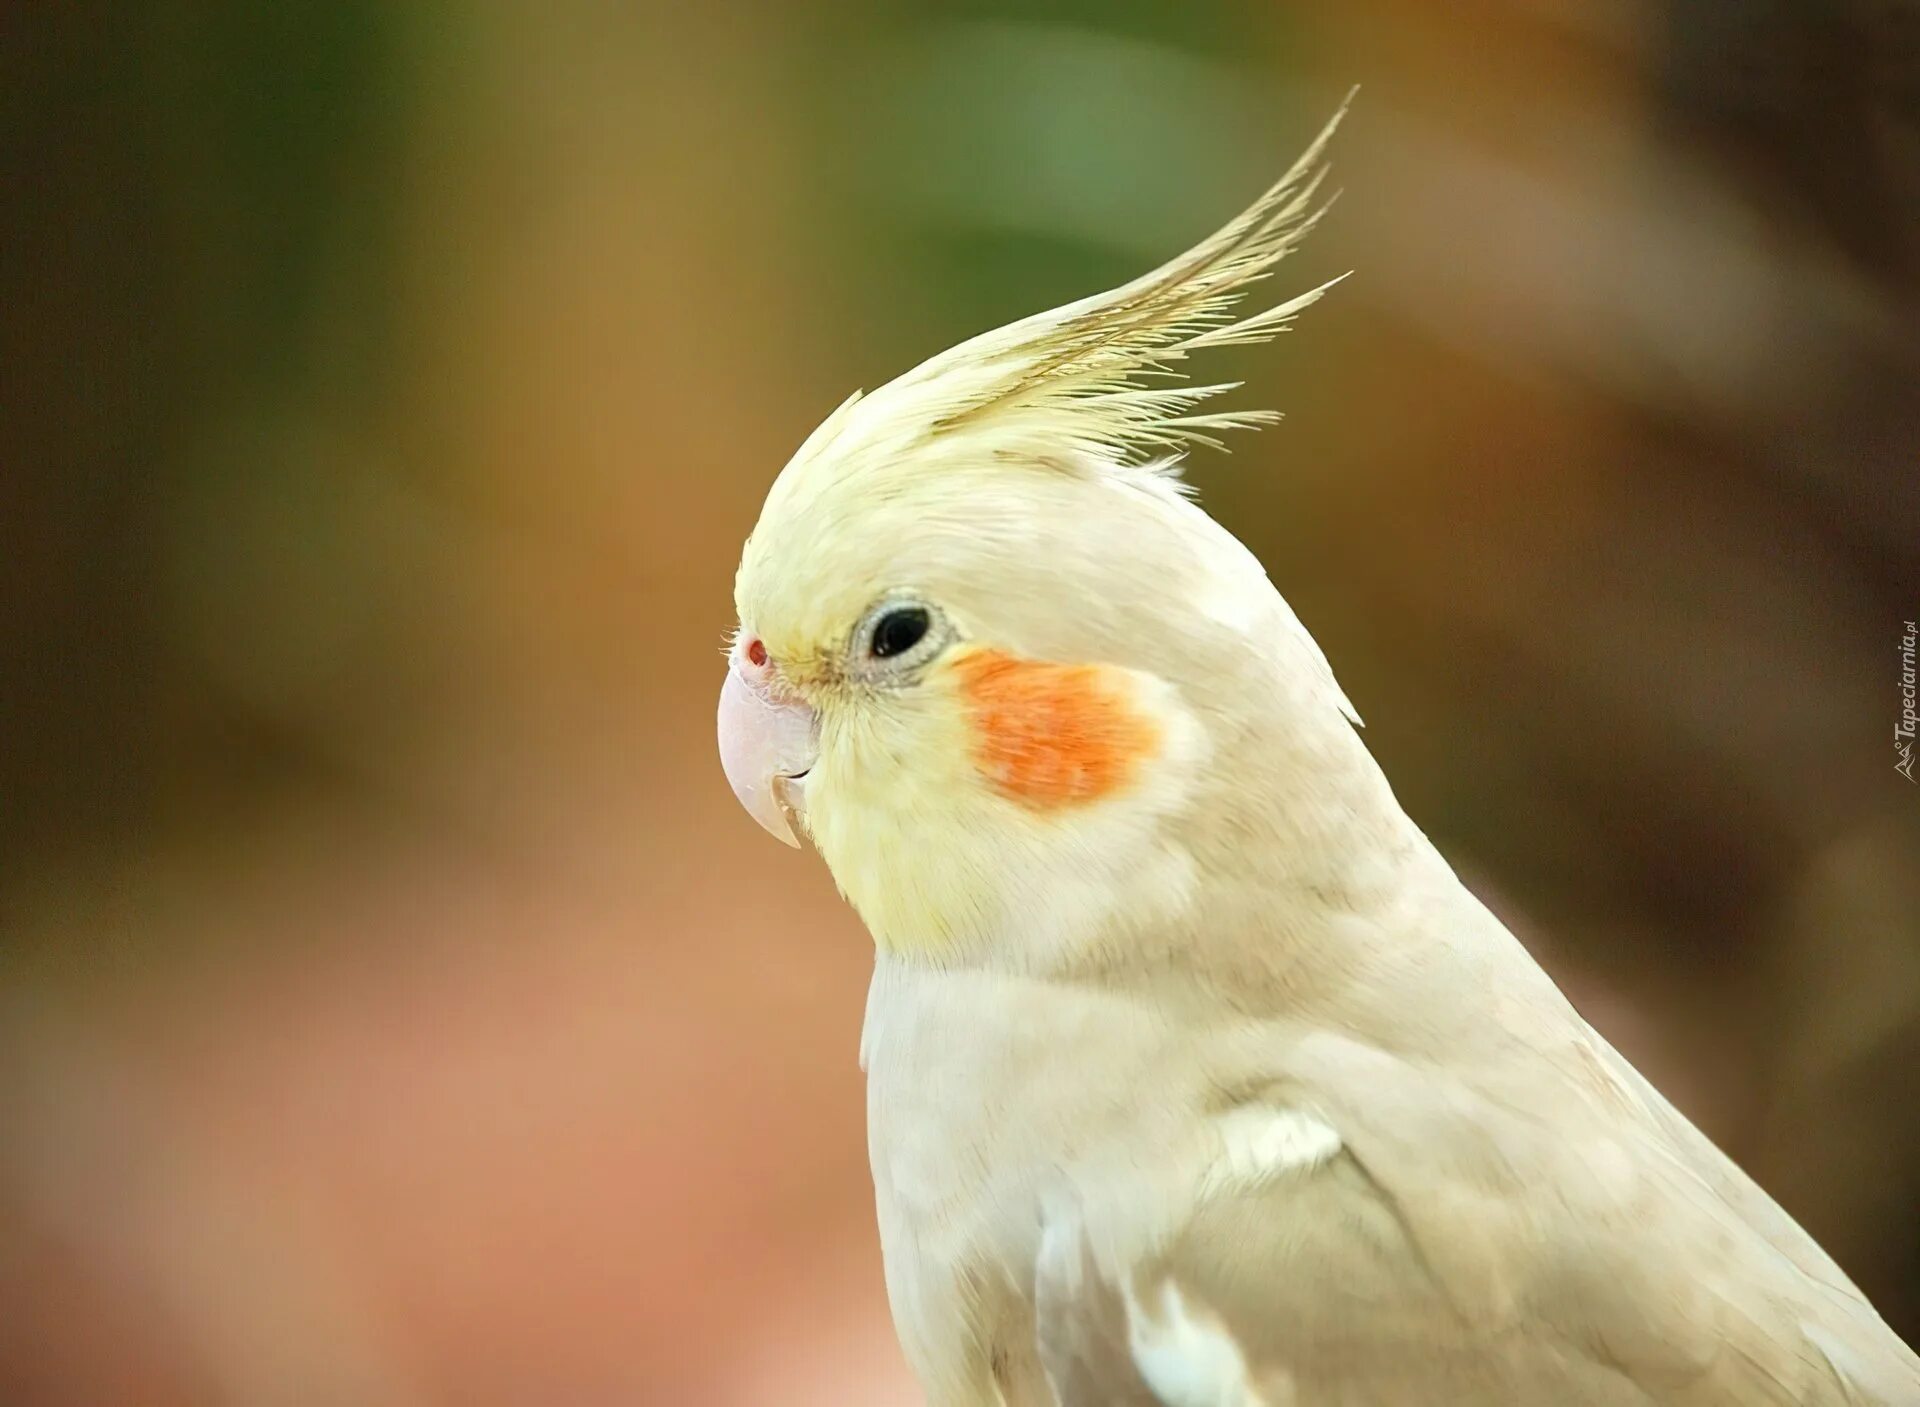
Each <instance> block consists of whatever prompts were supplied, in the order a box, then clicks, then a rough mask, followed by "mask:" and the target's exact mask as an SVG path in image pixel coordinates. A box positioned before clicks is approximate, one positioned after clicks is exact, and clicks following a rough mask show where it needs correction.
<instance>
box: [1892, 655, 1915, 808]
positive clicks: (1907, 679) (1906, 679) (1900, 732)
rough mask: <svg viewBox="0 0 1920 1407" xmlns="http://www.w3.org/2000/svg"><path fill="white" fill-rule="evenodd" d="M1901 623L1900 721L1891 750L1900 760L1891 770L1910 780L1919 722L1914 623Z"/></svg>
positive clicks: (1897, 724) (1911, 778) (1895, 726)
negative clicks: (1915, 733) (1916, 713)
mask: <svg viewBox="0 0 1920 1407" xmlns="http://www.w3.org/2000/svg"><path fill="white" fill-rule="evenodd" d="M1901 625H1902V626H1904V627H1905V629H1904V631H1903V633H1902V634H1901V636H1900V721H1899V722H1898V723H1896V724H1894V725H1893V750H1894V751H1895V752H1897V753H1899V754H1900V760H1899V761H1898V762H1896V763H1894V764H1893V770H1894V771H1896V772H1898V773H1899V774H1900V775H1901V776H1903V777H1905V778H1906V779H1907V780H1908V781H1910V782H1911V781H1914V780H1915V778H1914V775H1913V733H1914V727H1915V725H1916V723H1920V718H1916V716H1915V714H1914V711H1913V699H1914V687H1913V654H1914V648H1913V647H1914V637H1915V631H1914V623H1913V622H1912V621H1910V620H1908V621H1902V622H1901Z"/></svg>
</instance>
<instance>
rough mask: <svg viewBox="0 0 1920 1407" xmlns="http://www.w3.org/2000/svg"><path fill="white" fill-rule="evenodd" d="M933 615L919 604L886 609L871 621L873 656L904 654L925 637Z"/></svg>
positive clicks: (886, 656) (886, 657) (881, 658)
mask: <svg viewBox="0 0 1920 1407" xmlns="http://www.w3.org/2000/svg"><path fill="white" fill-rule="evenodd" d="M932 627H933V617H932V616H930V615H928V614H927V612H926V610H925V608H924V607H921V606H901V607H899V608H898V609H897V610H891V611H888V612H887V613H886V614H885V615H883V616H881V617H880V619H879V620H877V621H875V622H874V623H873V657H874V658H875V659H877V660H884V659H888V658H891V657H892V656H894V655H904V654H905V653H906V652H907V651H908V650H911V649H912V648H913V647H914V646H915V645H918V644H919V643H920V642H921V640H923V639H924V638H925V637H926V634H927V631H928V630H930V629H931V628H932Z"/></svg>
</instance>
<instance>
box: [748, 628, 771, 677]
mask: <svg viewBox="0 0 1920 1407" xmlns="http://www.w3.org/2000/svg"><path fill="white" fill-rule="evenodd" d="M747 663H748V664H750V665H752V666H753V667H754V668H755V669H764V668H765V667H766V663H767V647H766V646H765V645H763V644H761V643H760V637H759V636H757V635H756V636H755V637H754V638H753V639H751V640H749V641H747Z"/></svg>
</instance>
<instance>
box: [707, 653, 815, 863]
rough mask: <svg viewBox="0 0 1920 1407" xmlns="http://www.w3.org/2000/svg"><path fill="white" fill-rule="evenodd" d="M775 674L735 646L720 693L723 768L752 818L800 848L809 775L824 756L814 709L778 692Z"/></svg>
mask: <svg viewBox="0 0 1920 1407" xmlns="http://www.w3.org/2000/svg"><path fill="white" fill-rule="evenodd" d="M773 685H774V680H773V678H772V673H771V670H770V669H769V668H768V667H767V666H766V665H761V666H758V667H756V666H755V665H754V664H753V663H752V662H751V661H750V660H749V659H747V658H746V657H745V656H744V655H743V654H742V652H741V651H740V650H739V649H738V648H737V647H736V649H735V650H734V653H733V658H732V659H731V660H729V661H728V665H727V682H726V683H725V684H724V685H722V686H721V689H720V766H721V769H722V770H723V771H725V772H726V774H727V782H728V784H729V785H730V786H732V788H733V794H734V795H735V796H737V797H739V798H740V804H741V805H742V806H744V807H746V808H747V814H748V815H749V816H751V817H753V819H754V820H756V821H758V822H759V823H760V824H761V826H762V827H764V828H765V829H766V831H767V832H768V834H770V835H772V836H773V837H774V838H775V839H776V840H781V841H785V842H786V843H787V844H788V845H792V846H795V847H798V846H799V844H800V839H799V836H798V835H797V834H796V831H800V830H804V829H805V828H806V814H807V796H806V777H807V773H808V772H810V771H811V770H812V769H813V763H814V759H815V757H816V756H818V753H819V743H818V740H817V738H816V736H815V729H814V716H813V710H812V709H810V708H808V707H807V706H806V705H805V704H803V703H801V702H799V701H798V700H797V699H792V698H788V697H784V696H781V695H780V694H777V693H776V691H775V688H774V687H773Z"/></svg>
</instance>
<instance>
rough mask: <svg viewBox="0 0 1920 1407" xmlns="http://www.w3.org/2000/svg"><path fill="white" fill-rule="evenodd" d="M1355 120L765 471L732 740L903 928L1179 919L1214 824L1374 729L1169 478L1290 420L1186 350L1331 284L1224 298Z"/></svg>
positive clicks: (735, 759)
mask: <svg viewBox="0 0 1920 1407" xmlns="http://www.w3.org/2000/svg"><path fill="white" fill-rule="evenodd" d="M1338 121H1339V118H1338V116H1336V117H1335V119H1334V122H1333V123H1330V124H1329V125H1328V127H1327V128H1326V130H1325V131H1324V132H1322V134H1321V135H1320V137H1319V139H1318V140H1316V141H1315V142H1314V144H1313V146H1312V147H1311V148H1309V150H1308V151H1307V152H1306V153H1305V155H1303V156H1302V157H1301V159H1300V160H1299V162H1297V163H1296V164H1295V166H1294V167H1293V169H1292V170H1290V171H1289V172H1288V173H1287V174H1286V176H1284V177H1283V178H1282V179H1281V180H1280V181H1279V182H1278V183H1277V184H1275V185H1274V186H1273V188H1272V189H1270V190H1269V191H1268V192H1267V193H1266V194H1265V195H1264V196H1262V197H1261V199H1260V200H1259V201H1257V202H1256V203H1255V204H1254V205H1253V206H1252V207H1251V208H1250V209H1249V210H1247V211H1246V212H1245V213H1243V214H1242V215H1240V216H1239V217H1237V218H1236V219H1235V220H1233V221H1232V222H1230V223H1229V224H1228V225H1227V226H1226V227H1225V228H1223V229H1222V230H1220V231H1219V232H1218V233H1217V234H1215V235H1213V236H1212V237H1211V238H1209V239H1207V240H1205V241H1203V242H1202V243H1201V244H1199V245H1198V246H1196V247H1195V248H1193V249H1192V250H1189V251H1188V252H1187V253H1185V254H1183V255H1181V256H1179V257H1178V258H1176V259H1174V260H1172V261H1171V262H1169V263H1168V264H1166V265H1165V266H1163V267H1162V268H1160V269H1158V270H1156V271H1154V272H1153V273H1150V274H1148V275H1146V276H1145V277H1143V278H1141V279H1138V280H1136V281H1134V282H1133V283H1130V284H1127V285H1125V286H1123V287H1121V288H1118V289H1115V290H1113V291H1111V292H1108V293H1105V294H1101V295H1098V296H1095V297H1092V298H1089V299H1085V300H1083V301H1081V302H1078V303H1074V304H1070V305H1068V306H1066V307H1063V308H1059V309H1056V310H1053V311H1050V312H1046V313H1041V314H1038V315H1036V316H1034V317H1030V318H1027V319H1024V320H1022V321H1020V322H1017V323H1014V324H1012V325H1010V326H1008V327H1005V328H1001V329H998V330H996V331H993V332H989V333H986V334H984V335H982V336H979V337H976V338H974V339H972V340H970V341H968V342H965V343H963V344H961V345H960V346H958V347H955V348H953V349H952V350H950V351H948V352H945V353H943V354H941V355H940V356H937V357H935V358H933V359H932V360H930V361H928V362H926V363H924V364H923V365H921V366H919V367H917V368H915V369H914V370H912V371H910V372H908V373H906V374H905V375H903V376H901V377H899V378H898V379H897V380H895V381H893V382H891V383H889V384H888V385H886V386H884V387H882V388H881V389H879V390H878V391H876V392H873V393H872V394H869V395H864V396H862V395H856V396H854V397H853V398H851V399H850V400H848V401H847V402H846V403H845V404H843V405H841V406H840V408H839V409H838V410H836V411H835V412H834V413H833V414H832V415H831V416H829V417H828V418H827V420H826V421H825V422H824V423H822V424H821V425H820V426H819V428H818V429H816V430H815V431H814V432H813V434H812V435H811V436H809V437H808V439H807V440H806V442H805V443H804V444H803V445H802V446H801V447H800V449H799V451H798V452H797V453H796V454H795V455H794V457H793V459H792V460H791V461H790V462H789V463H788V464H787V466H786V468H785V469H784V470H783V471H782V472H781V474H780V475H779V477H778V479H777V480H776V481H775V483H774V485H773V487H772V489H771V491H770V492H769V494H768V496H767V500H766V503H765V506H764V508H763V509H762V512H761V515H760V519H759V522H758V523H757V525H756V526H755V528H754V530H753V532H752V535H751V536H750V537H749V538H748V540H747V543H746V546H745V549H744V553H743V556H742V559H741V563H740V568H739V573H738V577H737V580H736V588H735V598H736V599H735V604H736V607H737V609H738V612H739V626H738V630H737V632H736V633H735V635H734V638H733V641H732V644H731V647H730V649H729V652H728V672H727V678H726V682H725V685H724V687H723V689H722V692H721V698H720V716H719V731H720V753H721V759H722V763H723V765H724V768H725V771H726V774H727V777H728V779H729V781H730V782H731V784H732V786H733V789H734V791H735V793H736V795H737V796H738V797H739V799H740V801H741V802H742V804H743V805H744V806H745V807H746V809H747V810H748V811H749V812H750V813H751V814H752V816H753V817H754V818H755V819H756V820H757V821H759V822H760V824H761V825H762V826H764V827H765V828H766V829H767V830H769V831H771V832H772V833H773V834H774V835H775V836H777V837H779V838H780V839H782V840H784V841H786V842H787V843H789V844H797V843H798V836H799V834H800V833H802V832H804V833H805V834H806V835H807V836H809V837H810V838H811V840H812V842H813V844H814V847H815V848H816V849H817V850H818V852H819V853H820V855H821V856H822V857H823V858H824V859H825V860H826V862H827V865H828V867H829V868H830V869H831V870H832V872H833V875H834V878H835V881H836V882H837V883H838V885H839V886H840V888H841V890H842V892H843V893H844V894H845V895H846V896H847V898H848V899H849V900H850V901H851V902H852V904H853V905H854V907H855V908H856V909H857V910H858V911H859V912H860V914H861V916H862V918H863V919H864V920H865V921H866V923H867V925H868V927H869V929H870V930H871V931H872V933H873V935H874V938H875V940H876V942H877V943H878V944H879V945H880V946H881V947H882V948H883V949H885V950H890V951H919V952H932V953H942V952H945V953H956V952H960V951H963V950H965V949H967V948H969V947H972V946H977V945H979V944H981V943H985V942H990V941H994V940H995V935H1004V934H1006V933H1008V932H1010V931H1012V930H1013V929H1015V928H1016V927H1017V928H1018V930H1019V931H1020V932H1021V933H1022V935H1023V937H1022V940H1021V941H1022V942H1023V943H1025V944H1027V945H1029V946H1030V947H1036V946H1037V947H1044V946H1045V945H1046V944H1048V943H1050V942H1055V943H1057V942H1062V941H1067V940H1068V939H1070V938H1071V936H1072V935H1074V934H1075V933H1080V932H1085V931H1088V930H1089V929H1090V928H1107V929H1111V927H1112V925H1111V924H1103V923H1102V920H1104V919H1107V918H1110V917H1111V916H1114V915H1125V916H1128V917H1131V918H1133V919H1135V920H1137V921H1140V922H1148V921H1152V920H1154V919H1156V918H1162V917H1164V916H1166V915H1168V914H1170V913H1177V912H1179V911H1180V910H1181V909H1182V908H1183V907H1184V906H1186V905H1188V904H1190V902H1191V900H1192V894H1193V890H1194V888H1195V886H1196V885H1197V884H1199V883H1200V881H1201V876H1202V874H1203V873H1204V871H1205V869H1206V865H1207V862H1208V860H1209V855H1208V853H1207V852H1208V850H1209V849H1210V848H1211V849H1214V850H1218V849H1220V848H1221V847H1223V846H1224V847H1228V848H1231V847H1232V845H1233V844H1234V841H1235V837H1240V838H1245V837H1246V836H1248V835H1257V834H1259V833H1261V832H1262V831H1265V832H1269V833H1276V834H1278V835H1279V838H1282V839H1284V838H1285V837H1284V834H1283V833H1284V832H1285V831H1286V830H1287V828H1288V827H1289V826H1290V825H1300V824H1301V823H1302V816H1303V813H1304V808H1309V807H1310V806H1311V805H1313V804H1316V803H1315V802H1314V800H1313V798H1311V797H1305V796H1303V797H1300V798H1297V799H1296V801H1295V803H1294V804H1292V805H1291V806H1290V805H1289V804H1287V803H1286V802H1285V800H1284V798H1283V797H1278V796H1277V795H1270V794H1268V793H1269V792H1273V791H1275V789H1278V790H1279V791H1284V789H1285V773H1286V771H1287V768H1288V767H1289V765H1290V764H1295V763H1300V762H1301V760H1302V758H1303V757H1305V756H1307V755H1312V761H1313V764H1314V766H1315V767H1316V768H1319V769H1320V770H1322V771H1324V762H1325V760H1326V756H1330V755H1334V754H1341V755H1344V754H1342V753H1341V750H1342V749H1343V748H1357V747H1358V744H1357V741H1356V740H1354V739H1353V737H1352V729H1351V725H1350V724H1349V722H1348V719H1349V718H1350V717H1351V710H1350V709H1349V708H1348V706H1347V705H1346V702H1345V700H1344V698H1342V697H1341V695H1340V692H1339V689H1338V687H1337V686H1336V685H1335V684H1334V682H1333V679H1332V675H1331V672H1330V671H1329V670H1328V668H1327V665H1326V662H1325V659H1324V657H1322V656H1321V654H1320V652H1319V650H1318V648H1317V646H1315V645H1314V643H1313V641H1312V639H1311V637H1309V636H1308V635H1307V634H1306V632H1305V630H1304V629H1303V628H1301V627H1300V625H1299V624H1298V622H1297V621H1296V620H1295V618H1294V617H1293V615H1292V613H1291V612H1290V611H1289V610H1288V609H1287V607H1286V605H1285V603H1284V602H1283V601H1282V600H1281V598H1280V597H1279V595H1278V593H1276V592H1275V591H1274V589H1273V587H1272V586H1271V585H1270V584H1269V582H1268V580H1267V577H1266V574H1265V572H1264V571H1263V570H1262V568H1261V566H1260V564H1259V563H1258V562H1257V561H1256V560H1255V559H1254V557H1253V556H1252V554H1250V553H1249V552H1248V551H1247V550H1246V549H1245V548H1244V547H1242V546H1241V545H1240V543H1239V542H1237V541H1236V540H1235V539H1234V538H1233V537H1232V536H1231V535H1230V534H1229V533H1228V532H1227V531H1226V530H1225V529H1224V528H1221V527H1220V526H1219V525H1218V524H1216V523H1215V522H1213V520H1212V519H1210V518H1209V517H1207V516H1206V514H1205V513H1203V512H1202V511H1201V510H1200V508H1199V507H1198V506H1197V505H1196V504H1194V503H1193V502H1192V500H1191V498H1190V497H1189V496H1188V494H1187V493H1186V492H1185V489H1184V486H1183V485H1182V483H1181V482H1180V480H1179V479H1178V477H1177V474H1176V469H1177V465H1178V460H1179V456H1180V454H1181V452H1182V451H1183V450H1184V449H1185V448H1186V447H1187V446H1188V445H1189V444H1191V443H1193V442H1196V441H1199V442H1206V443H1213V442H1214V441H1213V438H1212V437H1213V433H1214V432H1216V431H1218V430H1221V429H1228V428H1234V427H1240V426H1247V425H1253V424H1258V423H1262V422H1264V421H1266V420H1269V419H1271V418H1273V417H1272V416H1271V415H1269V414H1268V413H1265V412H1258V411H1254V412H1208V411H1202V410H1201V409H1199V407H1201V405H1202V403H1203V402H1205V401H1207V400H1208V399H1209V398H1211V397H1213V396H1215V395H1217V394H1219V393H1220V392H1222V391H1226V390H1229V389H1231V386H1229V385H1207V384H1202V385H1195V384H1192V383H1189V382H1186V381H1183V380H1180V379H1178V377H1177V370H1178V366H1179V364H1180V363H1181V362H1183V361H1184V360H1185V359H1186V358H1187V357H1188V356H1189V355H1190V354H1192V353H1195V352H1198V351H1201V350H1204V349H1206V348H1209V347H1214V346H1224V345H1231V344H1235V343H1246V342H1254V341H1260V340H1264V339H1265V338H1267V337H1269V336H1271V335H1273V334H1274V333H1276V332H1278V331H1280V330H1282V329H1283V328H1284V327H1285V326H1286V324H1287V323H1288V321H1289V320H1290V319H1291V318H1292V317H1293V315H1294V314H1296V313H1298V312H1299V311H1300V310H1301V309H1303V308H1305V307H1306V306H1307V305H1309V304H1310V303H1312V302H1314V301H1315V300H1316V299H1318V298H1319V297H1320V296H1321V294H1322V293H1324V292H1325V291H1326V288H1327V287H1330V286H1331V285H1323V286H1322V287H1320V288H1316V289H1313V290H1312V291H1310V292H1307V293H1305V294H1302V295H1300V296H1298V297H1295V298H1292V299H1290V300H1288V301H1285V302H1282V303H1280V304H1279V305H1277V306H1274V307H1270V308H1267V309H1264V310H1262V311H1258V312H1255V313H1253V314H1251V315H1250V316H1239V315H1238V314H1237V313H1236V307H1237V305H1238V304H1239V302H1240V300H1241V298H1242V297H1243V296H1244V295H1245V293H1246V292H1247V291H1248V289H1249V287H1250V286H1251V285H1253V284H1255V283H1257V282H1258V281H1260V280H1262V279H1264V278H1265V277H1266V276H1267V275H1268V273H1269V272H1270V271H1271V270H1272V267H1273V265H1274V264H1275V263H1277V262H1278V261H1279V260H1280V259H1281V258H1282V257H1283V256H1284V255H1285V254H1286V253H1287V252H1288V251H1289V250H1290V249H1292V248H1293V247H1294V246H1295V245H1296V244H1297V243H1298V242H1299V240H1300V239H1301V238H1302V237H1303V236H1304V235H1305V234H1306V232H1307V231H1308V230H1309V229H1310V228H1311V227H1312V225H1313V223H1314V221H1315V220H1316V219H1317V218H1318V209H1317V208H1316V206H1315V204H1314V201H1315V195H1316V192H1317V189H1318V187H1319V185H1320V182H1321V179H1322V177H1323V175H1324V170H1323V168H1321V167H1320V164H1319V162H1320V155H1321V152H1322V149H1323V147H1324V145H1325V143H1326V141H1327V139H1328V137H1330V136H1331V134H1332V132H1333V129H1334V126H1335V125H1337V123H1338ZM1320 208H1324V207H1320ZM1355 721H1357V720H1355ZM1342 738H1343V739H1344V741H1341V739H1342ZM1309 770H1310V769H1309ZM1262 779H1271V780H1272V782H1273V786H1272V787H1265V788H1264V789H1263V781H1262ZM1333 804H1335V805H1338V804H1340V803H1333ZM1200 813H1204V814H1205V816H1206V817H1207V824H1205V825H1200V824H1198V823H1197V822H1196V821H1195V819H1194V818H1195V816H1196V815H1197V814H1200Z"/></svg>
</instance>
